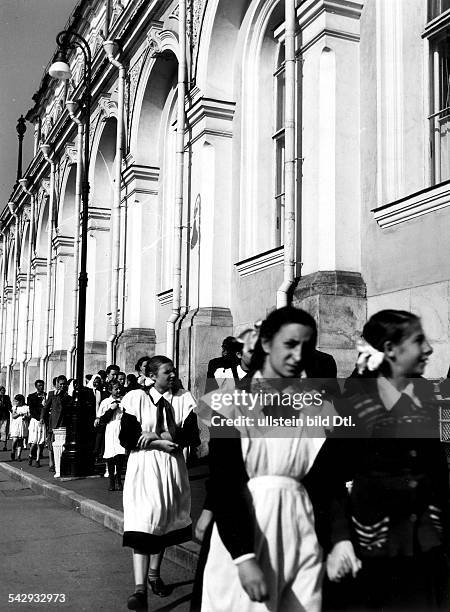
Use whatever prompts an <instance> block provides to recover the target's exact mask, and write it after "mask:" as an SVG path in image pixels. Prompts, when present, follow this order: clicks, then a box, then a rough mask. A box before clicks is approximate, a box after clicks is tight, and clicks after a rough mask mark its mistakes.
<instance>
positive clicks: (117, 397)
mask: <svg viewBox="0 0 450 612" xmlns="http://www.w3.org/2000/svg"><path fill="white" fill-rule="evenodd" d="M108 392H109V393H111V395H110V396H109V397H107V398H105V399H104V400H103V401H102V402H101V404H100V407H99V412H98V414H99V415H100V417H99V418H100V422H101V423H105V424H106V428H105V452H104V455H103V458H104V459H106V461H107V464H108V474H109V489H108V490H109V491H115V490H116V481H117V490H118V491H122V490H123V487H122V468H123V464H124V462H125V455H126V450H125V449H124V447H123V446H122V445H121V444H120V442H119V433H120V422H121V419H122V412H123V408H122V406H121V397H122V393H123V389H122V385H121V384H120V383H119V381H113V382H110V383H108ZM114 472H115V478H114Z"/></svg>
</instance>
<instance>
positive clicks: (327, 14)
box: [297, 0, 364, 52]
mask: <svg viewBox="0 0 450 612" xmlns="http://www.w3.org/2000/svg"><path fill="white" fill-rule="evenodd" d="M363 6H364V3H363V2H362V1H361V0H360V1H351V0H305V1H304V2H302V3H301V4H300V6H299V7H298V8H297V18H298V24H299V27H300V30H301V31H302V33H303V34H302V43H303V45H302V52H305V51H306V50H307V49H309V48H310V47H311V46H312V45H314V44H315V43H317V42H318V41H319V40H321V39H322V38H323V37H324V36H328V37H331V38H340V39H344V40H348V41H350V42H358V41H359V34H360V30H359V20H360V17H361V12H362V9H363Z"/></svg>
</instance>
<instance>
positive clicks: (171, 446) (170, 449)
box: [152, 440, 178, 454]
mask: <svg viewBox="0 0 450 612" xmlns="http://www.w3.org/2000/svg"><path fill="white" fill-rule="evenodd" d="M152 448H155V449H156V450H160V451H164V452H165V453H169V454H173V453H174V452H175V451H176V450H177V449H178V444H175V442H171V441H170V440H155V441H154V442H153V443H152Z"/></svg>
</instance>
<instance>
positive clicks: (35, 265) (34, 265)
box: [31, 257, 47, 276]
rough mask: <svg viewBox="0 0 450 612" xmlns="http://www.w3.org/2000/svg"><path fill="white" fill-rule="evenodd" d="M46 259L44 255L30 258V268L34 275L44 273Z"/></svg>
mask: <svg viewBox="0 0 450 612" xmlns="http://www.w3.org/2000/svg"><path fill="white" fill-rule="evenodd" d="M46 267H47V259H46V258H45V257H33V259H32V260H31V269H32V270H33V272H34V274H35V275H36V276H42V275H44V274H45V273H46Z"/></svg>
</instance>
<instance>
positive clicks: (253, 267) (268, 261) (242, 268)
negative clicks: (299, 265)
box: [234, 247, 284, 277]
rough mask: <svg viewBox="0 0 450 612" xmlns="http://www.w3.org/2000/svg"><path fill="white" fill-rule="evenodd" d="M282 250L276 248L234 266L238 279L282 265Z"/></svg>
mask: <svg viewBox="0 0 450 612" xmlns="http://www.w3.org/2000/svg"><path fill="white" fill-rule="evenodd" d="M283 259H284V248H283V247H277V248H276V249H271V250H270V251H266V252H265V253H261V254H260V255H255V256H254V257H250V258H248V259H244V261H240V262H239V263H236V264H234V266H235V268H236V270H237V272H238V274H239V276H240V277H244V276H250V275H251V274H256V273H257V272H261V271H262V270H266V269H267V268H273V267H274V266H281V265H283Z"/></svg>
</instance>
